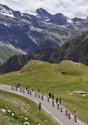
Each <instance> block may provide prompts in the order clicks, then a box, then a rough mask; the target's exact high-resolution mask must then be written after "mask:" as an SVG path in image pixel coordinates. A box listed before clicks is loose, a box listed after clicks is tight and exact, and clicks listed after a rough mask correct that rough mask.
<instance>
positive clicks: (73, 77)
mask: <svg viewBox="0 0 88 125" xmlns="http://www.w3.org/2000/svg"><path fill="white" fill-rule="evenodd" d="M0 83H1V84H8V85H16V84H17V83H20V84H21V86H22V87H26V86H29V88H30V89H32V88H34V90H38V89H40V92H41V93H43V94H45V95H48V93H49V92H51V93H52V94H54V95H55V97H61V98H62V104H63V105H64V106H65V107H66V108H67V109H69V110H70V111H71V112H72V113H75V112H76V113H77V116H78V117H79V118H80V119H81V120H82V121H84V122H86V123H87V124H88V111H87V109H88V85H87V84H88V67H87V66H85V65H83V64H81V63H74V62H72V61H69V60H64V61H62V62H61V63H59V64H50V63H46V62H42V61H37V60H31V61H30V62H28V63H27V64H26V65H25V66H24V67H23V68H22V69H21V70H20V71H18V72H11V73H8V74H5V75H0ZM74 91H85V93H86V94H71V93H72V92H74Z"/></svg>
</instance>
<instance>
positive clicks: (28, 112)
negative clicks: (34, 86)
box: [0, 90, 57, 125]
mask: <svg viewBox="0 0 88 125" xmlns="http://www.w3.org/2000/svg"><path fill="white" fill-rule="evenodd" d="M25 122H29V123H30V125H45V124H47V125H57V123H55V121H53V120H52V119H51V117H50V116H49V115H48V114H47V113H46V112H44V111H43V109H42V110H41V111H39V109H38V105H37V104H35V103H34V102H32V101H30V100H28V99H26V98H24V97H22V96H19V95H16V94H11V93H8V92H4V91H1V90H0V125H24V123H25Z"/></svg>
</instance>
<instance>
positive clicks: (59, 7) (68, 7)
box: [0, 0, 88, 18]
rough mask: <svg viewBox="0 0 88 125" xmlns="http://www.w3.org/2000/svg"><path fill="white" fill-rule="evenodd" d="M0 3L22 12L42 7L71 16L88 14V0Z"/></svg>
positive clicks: (24, 0)
mask: <svg viewBox="0 0 88 125" xmlns="http://www.w3.org/2000/svg"><path fill="white" fill-rule="evenodd" d="M0 4H5V5H7V6H9V7H10V8H12V9H14V10H19V11H21V12H22V11H24V10H30V11H35V10H36V9H38V8H40V7H41V8H44V9H46V10H47V11H48V12H50V13H52V14H55V13H63V14H64V15H66V16H68V17H70V18H73V17H82V18H86V17H87V16H88V0H0Z"/></svg>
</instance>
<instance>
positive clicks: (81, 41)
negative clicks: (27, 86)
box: [0, 34, 88, 73]
mask: <svg viewBox="0 0 88 125" xmlns="http://www.w3.org/2000/svg"><path fill="white" fill-rule="evenodd" d="M29 60H42V61H47V62H50V63H59V62H61V61H63V60H71V61H74V62H80V63H83V64H85V65H87V66H88V34H83V35H81V36H78V37H76V38H74V39H72V40H71V41H68V42H66V43H64V44H63V45H62V46H61V47H59V48H58V49H57V48H45V49H40V50H36V51H35V52H33V53H31V54H28V55H20V56H13V57H11V58H9V60H8V61H7V62H6V63H4V64H3V65H2V66H0V72H1V73H7V72H12V71H17V70H20V69H21V68H22V67H23V66H24V65H25V64H26V63H27V62H28V61H29Z"/></svg>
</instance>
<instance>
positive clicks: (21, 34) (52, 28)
mask: <svg viewBox="0 0 88 125" xmlns="http://www.w3.org/2000/svg"><path fill="white" fill-rule="evenodd" d="M85 32H88V18H86V19H81V18H77V17H75V18H73V19H69V18H68V17H66V16H65V15H63V14H61V13H57V14H55V15H52V14H50V13H48V12H47V11H46V10H44V9H43V8H39V9H37V10H36V12H34V13H33V12H32V14H31V12H28V11H27V10H26V11H25V12H23V13H22V12H19V11H14V10H13V9H10V8H9V7H8V6H6V5H1V4H0V41H1V42H2V44H3V42H4V43H6V44H8V46H9V45H12V46H14V47H15V48H16V49H18V48H19V49H20V50H22V52H27V53H31V52H34V51H35V50H39V49H44V48H59V47H60V46H61V45H63V43H65V42H67V41H68V40H71V39H72V38H74V37H76V36H78V35H81V34H83V33H85ZM1 49H2V47H1V48H0V50H1ZM4 53H7V52H5V51H4ZM11 53H13V52H12V51H11ZM15 54H16V51H15ZM10 56H11V55H10ZM10 56H7V58H6V57H5V58H4V55H3V58H4V60H3V58H2V56H1V54H0V58H1V60H2V62H5V61H6V60H7V59H8V58H9V57H10Z"/></svg>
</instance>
